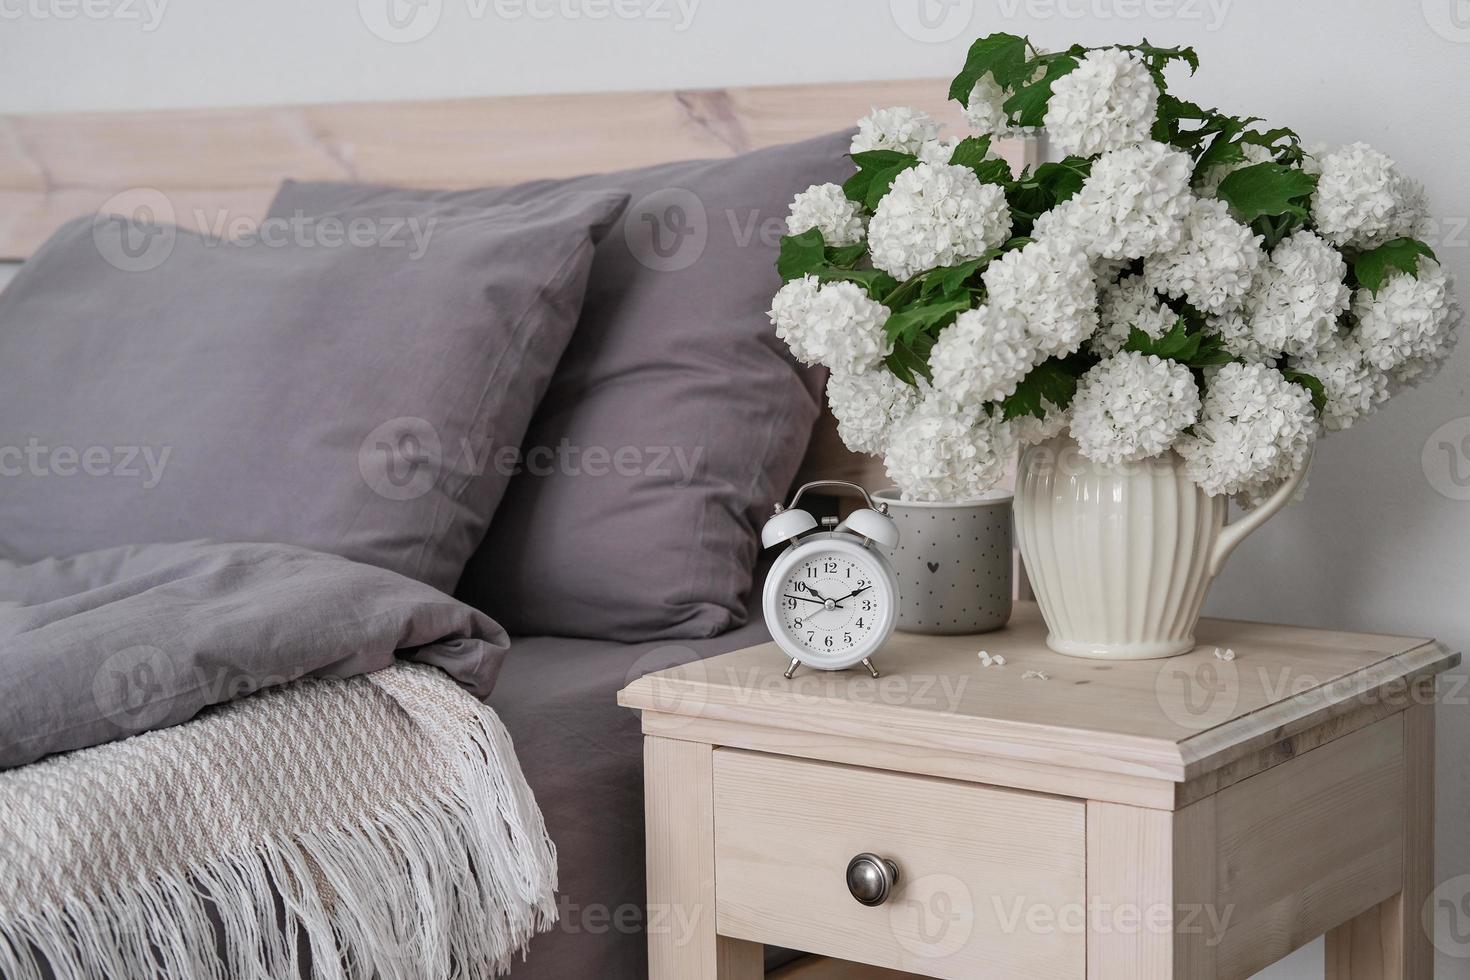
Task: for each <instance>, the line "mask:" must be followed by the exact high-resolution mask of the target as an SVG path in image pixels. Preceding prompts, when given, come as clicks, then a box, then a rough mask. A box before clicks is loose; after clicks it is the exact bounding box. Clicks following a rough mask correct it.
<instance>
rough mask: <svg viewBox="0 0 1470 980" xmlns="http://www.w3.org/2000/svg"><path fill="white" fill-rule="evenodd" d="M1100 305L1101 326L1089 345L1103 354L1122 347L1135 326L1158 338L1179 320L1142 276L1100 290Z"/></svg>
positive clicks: (1123, 280)
mask: <svg viewBox="0 0 1470 980" xmlns="http://www.w3.org/2000/svg"><path fill="white" fill-rule="evenodd" d="M1098 305H1099V307H1100V312H1101V314H1102V315H1101V317H1100V329H1099V330H1098V332H1097V333H1096V334H1094V335H1093V337H1092V340H1090V341H1088V344H1087V346H1088V347H1090V348H1091V349H1092V352H1093V353H1094V354H1097V355H1098V356H1099V357H1108V356H1109V355H1112V354H1116V353H1118V351H1120V350H1122V349H1123V345H1124V344H1126V343H1128V337H1129V335H1130V334H1131V333H1132V331H1133V328H1134V327H1137V328H1138V329H1139V330H1142V331H1143V332H1144V333H1146V334H1148V335H1149V336H1150V337H1152V338H1154V339H1155V340H1157V339H1158V338H1160V337H1162V336H1163V335H1164V334H1166V333H1168V332H1169V331H1170V330H1171V329H1172V328H1173V326H1174V323H1175V321H1177V320H1178V319H1179V316H1178V314H1176V313H1175V312H1174V311H1173V310H1171V309H1169V307H1168V306H1167V305H1166V304H1165V303H1164V301H1163V300H1161V299H1159V296H1158V294H1157V293H1155V292H1154V291H1153V288H1152V287H1151V286H1149V284H1148V283H1147V282H1145V281H1144V279H1143V277H1142V276H1124V277H1123V278H1122V279H1119V280H1118V281H1117V282H1115V283H1113V284H1112V285H1109V286H1104V287H1103V288H1101V289H1099V290H1098Z"/></svg>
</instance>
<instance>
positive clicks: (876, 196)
mask: <svg viewBox="0 0 1470 980" xmlns="http://www.w3.org/2000/svg"><path fill="white" fill-rule="evenodd" d="M918 165H919V161H918V159H917V158H915V157H909V158H908V159H907V160H905V161H904V162H902V163H898V164H894V165H893V166H891V167H889V168H888V169H887V170H883V171H880V172H879V173H878V174H876V175H874V177H873V182H872V183H871V184H870V185H868V194H867V197H865V198H864V199H863V205H864V206H865V207H867V209H868V210H869V211H876V210H877V209H878V204H879V202H880V201H882V200H883V198H884V196H885V195H887V193H888V191H889V190H890V189H891V188H892V187H893V181H894V180H895V179H897V177H898V175H899V174H901V173H903V172H904V171H905V170H908V169H910V168H913V167H917V166H918Z"/></svg>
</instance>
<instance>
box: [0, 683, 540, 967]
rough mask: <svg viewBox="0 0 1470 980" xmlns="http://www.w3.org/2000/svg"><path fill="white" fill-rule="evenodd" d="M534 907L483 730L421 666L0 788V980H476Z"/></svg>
mask: <svg viewBox="0 0 1470 980" xmlns="http://www.w3.org/2000/svg"><path fill="white" fill-rule="evenodd" d="M555 888H556V854H555V850H554V848H553V846H552V844H551V841H550V840H549V839H548V838H547V836H546V828H545V825H544V824H543V822H542V819H541V812H540V810H539V809H538V808H537V806H536V802H535V800H534V798H533V797H532V795H531V791H530V789H529V788H528V787H527V785H526V782H525V779H524V777H523V776H522V774H521V770H520V766H519V764H518V763H517V761H516V757H515V752H514V750H513V748H512V747H511V743H510V739H509V736H508V735H507V734H506V732H505V729H504V727H503V726H502V725H501V723H500V721H499V719H498V718H497V717H496V716H495V714H494V713H493V712H492V711H491V710H490V709H489V708H487V707H485V706H484V705H482V704H481V703H480V702H478V701H477V700H475V699H474V698H473V697H471V696H469V695H467V694H465V693H464V692H463V691H462V690H461V689H460V688H459V687H458V686H457V685H456V684H455V683H454V682H453V681H452V680H450V679H449V678H448V677H447V676H445V675H444V674H442V673H440V672H439V671H438V670H436V669H435V668H432V667H425V666H420V665H410V664H401V665H397V666H393V667H390V668H388V669H386V670H381V671H378V672H377V673H373V674H367V675H364V676H359V677H353V678H349V679H346V680H305V681H299V682H296V683H294V684H288V685H285V686H282V687H276V688H272V689H270V690H266V691H263V692H261V693H258V694H255V695H253V696H251V697H249V698H246V699H244V700H241V701H235V702H233V703H230V704H227V705H223V706H220V707H216V708H211V709H208V710H206V711H205V712H204V713H202V714H201V715H199V716H198V717H197V718H195V719H194V720H193V721H190V722H188V723H186V724H184V725H180V726H177V727H174V728H168V729H164V730H160V731H155V732H149V733H146V734H143V735H139V736H136V737H134V738H130V739H126V740H124V741H120V742H113V743H110V744H107V745H99V746H96V747H94V748H89V749H83V750H81V751H77V752H72V753H68V754H65V755H58V756H51V757H49V758H47V759H44V760H42V761H40V762H37V763H34V764H32V765H29V766H24V767H21V768H18V769H12V770H8V771H3V772H0V976H3V977H7V978H12V980H19V978H27V980H29V978H41V977H44V976H48V975H50V974H54V975H55V976H56V977H59V978H63V980H70V978H94V977H128V978H137V977H171V978H194V977H207V978H220V980H226V978H238V977H261V978H265V977H269V978H287V977H296V976H303V977H311V978H355V977H363V978H367V977H382V978H384V980H396V978H403V980H431V978H441V977H464V978H476V977H493V976H495V975H497V974H499V973H502V972H504V971H505V970H507V969H508V968H509V965H510V961H511V958H512V957H513V955H514V954H515V953H516V952H517V951H523V950H524V948H525V946H526V943H527V942H528V941H529V940H530V938H531V937H532V935H534V934H535V933H537V932H540V931H543V930H545V929H547V928H549V927H550V925H551V924H552V923H553V922H554V921H555V918H556V906H555V901H554V898H553V892H554V891H555ZM48 971H49V974H48Z"/></svg>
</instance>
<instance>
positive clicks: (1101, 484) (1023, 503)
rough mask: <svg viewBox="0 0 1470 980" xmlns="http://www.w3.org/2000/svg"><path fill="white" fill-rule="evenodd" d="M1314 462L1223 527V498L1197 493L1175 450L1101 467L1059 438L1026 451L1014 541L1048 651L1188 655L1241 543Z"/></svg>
mask: <svg viewBox="0 0 1470 980" xmlns="http://www.w3.org/2000/svg"><path fill="white" fill-rule="evenodd" d="M1310 464H1311V460H1310V459H1308V461H1307V463H1306V464H1305V465H1303V467H1302V469H1301V470H1300V471H1299V472H1298V473H1296V474H1294V475H1293V476H1292V477H1291V479H1289V480H1287V481H1286V482H1285V483H1283V484H1282V485H1281V487H1280V488H1278V489H1277V490H1276V491H1275V492H1274V493H1273V494H1272V495H1271V496H1270V498H1269V499H1267V500H1266V501H1264V502H1263V503H1261V504H1260V505H1259V506H1257V507H1255V508H1253V509H1252V510H1250V511H1249V512H1247V513H1246V514H1245V515H1243V516H1242V517H1241V518H1240V519H1239V520H1237V521H1236V522H1235V523H1233V524H1227V523H1226V519H1227V517H1228V516H1229V505H1228V502H1227V499H1226V498H1225V497H1223V496H1220V497H1211V496H1209V495H1208V494H1206V493H1205V492H1204V491H1203V490H1201V489H1200V488H1199V487H1197V486H1195V485H1194V483H1192V482H1191V481H1190V480H1189V478H1188V477H1186V476H1185V475H1184V461H1183V460H1182V459H1180V458H1179V456H1178V455H1177V454H1175V453H1173V452H1172V451H1171V452H1168V453H1165V454H1163V455H1162V456H1159V457H1156V458H1154V459H1150V460H1144V461H1142V462H1138V463H1122V464H1117V465H1104V464H1099V463H1094V462H1092V461H1091V460H1089V459H1087V458H1086V457H1084V456H1083V455H1082V454H1081V453H1080V452H1079V451H1078V450H1077V444H1076V443H1074V442H1073V441H1072V440H1071V438H1070V437H1066V436H1062V437H1058V438H1056V439H1052V440H1049V441H1047V442H1044V443H1041V444H1040V445H1036V446H1031V447H1029V448H1028V449H1027V450H1026V451H1025V453H1023V454H1022V456H1021V461H1020V468H1019V470H1018V472H1017V475H1016V498H1015V505H1016V532H1017V537H1018V539H1019V543H1020V547H1021V557H1022V559H1023V560H1024V561H1025V563H1026V573H1027V575H1028V576H1029V578H1030V580H1031V585H1032V588H1033V589H1034V590H1035V592H1036V601H1037V603H1038V604H1039V605H1040V606H1041V614H1042V616H1043V617H1044V618H1045V619H1046V625H1047V629H1048V631H1049V632H1048V636H1047V640H1046V642H1047V646H1049V647H1051V648H1052V649H1053V650H1055V651H1057V652H1058V653H1065V654H1069V655H1071V656H1074V657H1092V658H1095V659H1103V660H1149V659H1155V658H1160V657H1172V656H1175V655H1177V654H1181V653H1186V652H1188V651H1189V650H1192V649H1194V646H1195V642H1194V627H1195V623H1196V622H1197V621H1198V620H1199V613H1200V606H1201V605H1203V603H1204V601H1205V593H1206V592H1208V591H1209V588H1210V583H1211V582H1212V581H1213V580H1214V578H1215V576H1216V575H1218V574H1219V573H1220V569H1221V567H1222V566H1223V565H1224V564H1225V560H1226V559H1227V558H1229V557H1230V553H1231V552H1232V551H1234V550H1235V547H1236V546H1237V545H1239V544H1240V542H1241V541H1242V540H1243V539H1244V538H1245V536H1246V535H1248V534H1250V533H1251V532H1252V531H1254V530H1255V529H1256V528H1258V527H1260V526H1261V525H1262V524H1264V523H1265V522H1266V521H1267V520H1269V519H1270V518H1271V516H1272V515H1274V514H1275V513H1276V512H1277V511H1279V510H1280V509H1281V508H1282V507H1283V506H1285V505H1286V503H1287V501H1289V500H1290V499H1291V497H1292V495H1293V494H1294V493H1295V492H1296V489H1297V487H1298V486H1300V485H1301V482H1302V480H1303V479H1304V478H1305V477H1306V472H1307V469H1308V468H1309V467H1310Z"/></svg>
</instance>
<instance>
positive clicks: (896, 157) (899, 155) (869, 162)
mask: <svg viewBox="0 0 1470 980" xmlns="http://www.w3.org/2000/svg"><path fill="white" fill-rule="evenodd" d="M913 158H914V155H913V154H912V153H904V152H903V151H902V150H862V151H860V152H858V153H854V154H852V162H853V163H855V164H857V165H858V167H859V168H860V169H862V170H887V169H888V168H889V167H891V166H893V165H894V164H896V163H902V162H903V161H905V160H912V159H913Z"/></svg>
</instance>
